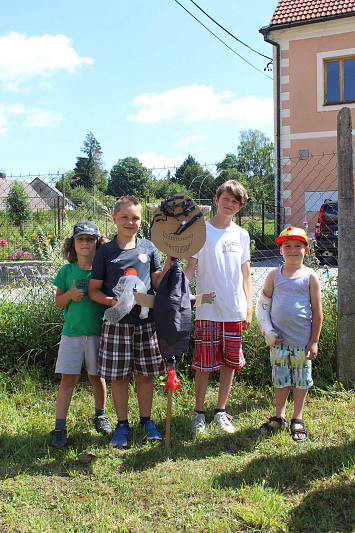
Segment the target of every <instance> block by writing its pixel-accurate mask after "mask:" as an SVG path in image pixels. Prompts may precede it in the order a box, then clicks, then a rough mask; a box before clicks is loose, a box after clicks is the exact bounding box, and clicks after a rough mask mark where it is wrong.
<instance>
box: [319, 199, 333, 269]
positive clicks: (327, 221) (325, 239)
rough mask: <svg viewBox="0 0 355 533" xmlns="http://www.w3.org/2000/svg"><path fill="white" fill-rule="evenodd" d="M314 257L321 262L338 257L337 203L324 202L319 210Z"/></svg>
mask: <svg viewBox="0 0 355 533" xmlns="http://www.w3.org/2000/svg"><path fill="white" fill-rule="evenodd" d="M315 238H316V243H317V247H316V256H317V257H318V259H319V260H320V261H321V262H323V261H325V260H328V259H329V258H330V257H334V258H337V257H338V202H336V201H331V200H326V201H325V202H324V204H322V206H321V208H320V210H319V216H318V222H317V223H316V230H315Z"/></svg>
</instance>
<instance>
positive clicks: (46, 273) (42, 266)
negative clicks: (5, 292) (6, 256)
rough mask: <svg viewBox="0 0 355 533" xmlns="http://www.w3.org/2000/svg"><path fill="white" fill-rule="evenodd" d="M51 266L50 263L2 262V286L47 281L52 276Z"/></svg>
mask: <svg viewBox="0 0 355 533" xmlns="http://www.w3.org/2000/svg"><path fill="white" fill-rule="evenodd" d="M51 266H52V264H51V263H50V261H9V262H0V285H13V284H16V283H18V282H21V281H36V280H41V279H43V278H45V279H47V278H49V277H50V276H51V275H52V274H51Z"/></svg>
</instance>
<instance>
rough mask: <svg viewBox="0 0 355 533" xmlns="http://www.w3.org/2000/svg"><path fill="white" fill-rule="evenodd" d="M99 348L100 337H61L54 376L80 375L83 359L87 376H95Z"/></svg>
mask: <svg viewBox="0 0 355 533" xmlns="http://www.w3.org/2000/svg"><path fill="white" fill-rule="evenodd" d="M99 348H100V337H96V336H91V337H87V336H86V335H81V336H80V337H67V336H66V335H62V338H61V340H60V344H59V350H58V358H57V364H56V367H55V372H56V374H80V373H81V367H82V366H83V361H84V357H85V364H86V369H87V372H88V374H90V375H91V376H96V375H97V358H98V355H99Z"/></svg>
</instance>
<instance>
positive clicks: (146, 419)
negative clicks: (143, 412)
mask: <svg viewBox="0 0 355 533" xmlns="http://www.w3.org/2000/svg"><path fill="white" fill-rule="evenodd" d="M148 420H150V416H141V417H140V421H139V423H140V424H141V426H143V424H145V422H148Z"/></svg>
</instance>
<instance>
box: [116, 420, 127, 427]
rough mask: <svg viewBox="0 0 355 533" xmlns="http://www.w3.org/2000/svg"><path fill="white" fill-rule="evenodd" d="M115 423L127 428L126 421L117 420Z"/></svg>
mask: <svg viewBox="0 0 355 533" xmlns="http://www.w3.org/2000/svg"><path fill="white" fill-rule="evenodd" d="M117 423H118V424H121V425H123V426H129V424H128V420H117Z"/></svg>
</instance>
